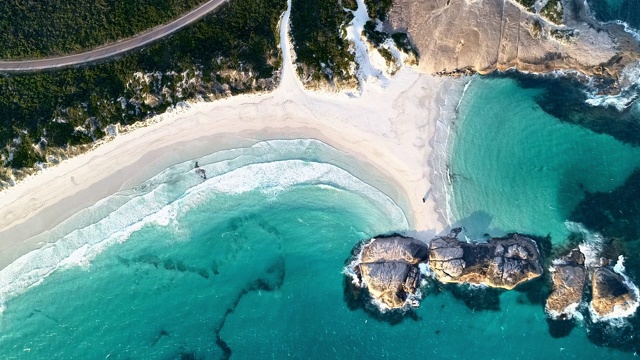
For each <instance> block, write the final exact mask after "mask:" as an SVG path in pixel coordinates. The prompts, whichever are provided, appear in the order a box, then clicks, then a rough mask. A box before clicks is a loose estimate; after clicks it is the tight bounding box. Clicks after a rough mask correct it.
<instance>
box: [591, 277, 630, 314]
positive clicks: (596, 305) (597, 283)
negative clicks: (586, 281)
mask: <svg viewBox="0 0 640 360" xmlns="http://www.w3.org/2000/svg"><path fill="white" fill-rule="evenodd" d="M591 292H592V299H591V309H592V310H593V311H594V312H595V313H596V314H597V315H599V316H603V317H609V316H612V315H615V314H616V313H624V312H626V311H629V310H630V309H632V308H635V307H636V306H637V302H638V299H637V297H636V294H635V293H634V291H633V290H632V289H631V288H630V287H629V286H628V285H627V284H626V282H625V279H624V277H623V276H622V275H620V274H618V273H616V272H615V271H614V270H613V268H611V267H609V266H605V267H599V268H596V269H595V270H593V273H592V275H591Z"/></svg>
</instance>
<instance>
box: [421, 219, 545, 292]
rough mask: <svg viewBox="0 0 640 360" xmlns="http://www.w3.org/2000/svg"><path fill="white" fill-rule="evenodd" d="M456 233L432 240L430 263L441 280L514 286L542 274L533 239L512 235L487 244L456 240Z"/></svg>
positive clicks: (505, 287) (492, 240)
mask: <svg viewBox="0 0 640 360" xmlns="http://www.w3.org/2000/svg"><path fill="white" fill-rule="evenodd" d="M458 232H459V230H456V231H454V232H452V233H451V234H449V235H448V236H445V237H437V238H435V239H433V240H432V241H431V245H430V247H429V265H430V266H431V270H432V271H433V272H434V273H435V275H436V278H437V279H438V280H439V281H440V282H443V283H469V284H484V285H487V286H491V287H498V288H503V289H513V288H514V287H516V286H517V285H518V284H520V283H522V282H525V281H527V280H531V279H534V278H536V277H538V276H540V275H541V274H542V268H541V266H540V264H539V258H540V254H539V252H538V248H537V246H536V243H535V242H534V241H533V240H532V239H530V238H528V237H525V236H522V235H519V234H511V235H509V236H507V237H504V238H492V239H491V240H490V241H489V242H487V243H467V242H463V241H459V240H458V239H457V234H458Z"/></svg>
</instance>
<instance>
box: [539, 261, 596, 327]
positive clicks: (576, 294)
mask: <svg viewBox="0 0 640 360" xmlns="http://www.w3.org/2000/svg"><path fill="white" fill-rule="evenodd" d="M584 260H585V258H584V254H582V253H581V252H580V250H578V249H573V250H571V252H569V254H567V255H566V256H564V257H562V258H560V259H558V260H555V261H554V262H553V266H552V268H551V269H550V270H551V272H552V276H551V278H552V281H553V290H552V292H551V294H550V295H549V297H548V298H547V302H546V304H545V309H546V311H547V314H549V316H551V318H553V319H559V320H564V319H570V318H572V316H573V312H574V311H575V309H576V308H577V307H578V305H579V304H580V302H581V301H582V294H583V292H584V286H585V284H586V282H587V270H586V269H585V266H584Z"/></svg>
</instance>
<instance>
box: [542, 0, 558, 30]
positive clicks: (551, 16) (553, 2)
mask: <svg viewBox="0 0 640 360" xmlns="http://www.w3.org/2000/svg"><path fill="white" fill-rule="evenodd" d="M562 13H563V8H562V1H561V0H549V1H547V4H546V5H545V6H544V7H543V8H542V10H540V14H541V15H542V16H544V17H545V18H547V19H548V20H549V21H551V22H552V23H554V24H557V25H561V24H562V15H563V14H562Z"/></svg>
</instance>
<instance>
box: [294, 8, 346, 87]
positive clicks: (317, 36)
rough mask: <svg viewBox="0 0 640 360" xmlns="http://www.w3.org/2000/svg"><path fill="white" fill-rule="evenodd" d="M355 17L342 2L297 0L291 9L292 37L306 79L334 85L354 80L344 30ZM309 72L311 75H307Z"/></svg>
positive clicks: (301, 71)
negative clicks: (324, 81)
mask: <svg viewBox="0 0 640 360" xmlns="http://www.w3.org/2000/svg"><path fill="white" fill-rule="evenodd" d="M352 19H353V14H351V12H349V11H345V9H344V8H343V7H342V6H341V3H340V1H339V0H315V1H305V0H293V2H292V7H291V37H292V41H293V44H294V49H295V52H296V57H297V62H298V63H299V64H301V65H303V66H299V67H298V71H299V72H300V75H302V76H306V75H308V76H310V77H311V80H314V81H320V80H327V81H329V82H331V83H341V82H347V81H349V80H350V79H352V78H353V75H352V74H351V73H350V67H351V64H352V63H353V59H354V58H353V55H352V54H351V53H350V52H349V42H348V41H347V40H346V39H345V38H344V36H343V35H344V34H343V32H344V28H345V27H346V25H347V24H348V23H349V22H350V21H351V20H352ZM304 71H306V72H307V74H303V72H304Z"/></svg>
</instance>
